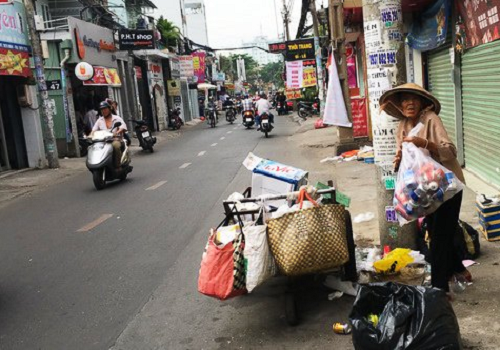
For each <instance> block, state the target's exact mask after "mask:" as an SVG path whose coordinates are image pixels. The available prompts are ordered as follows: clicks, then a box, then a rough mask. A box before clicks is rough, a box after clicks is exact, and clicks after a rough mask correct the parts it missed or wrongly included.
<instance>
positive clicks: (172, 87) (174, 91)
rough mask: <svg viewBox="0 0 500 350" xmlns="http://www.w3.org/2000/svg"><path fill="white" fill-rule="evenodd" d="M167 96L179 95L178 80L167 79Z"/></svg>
mask: <svg viewBox="0 0 500 350" xmlns="http://www.w3.org/2000/svg"><path fill="white" fill-rule="evenodd" d="M167 91H168V96H180V95H181V81H180V80H167Z"/></svg>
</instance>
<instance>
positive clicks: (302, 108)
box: [298, 101, 319, 120]
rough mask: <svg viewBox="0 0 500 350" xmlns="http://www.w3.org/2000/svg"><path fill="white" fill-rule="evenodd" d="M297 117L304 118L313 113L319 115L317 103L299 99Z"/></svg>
mask: <svg viewBox="0 0 500 350" xmlns="http://www.w3.org/2000/svg"><path fill="white" fill-rule="evenodd" d="M298 110H299V117H301V118H302V119H304V120H305V119H306V118H307V117H311V116H313V115H319V104H318V102H317V101H316V102H305V101H300V102H299V105H298Z"/></svg>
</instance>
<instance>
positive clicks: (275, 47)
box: [268, 43, 286, 53]
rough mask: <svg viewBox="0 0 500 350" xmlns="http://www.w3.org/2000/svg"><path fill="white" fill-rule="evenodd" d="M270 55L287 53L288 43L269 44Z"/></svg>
mask: <svg viewBox="0 0 500 350" xmlns="http://www.w3.org/2000/svg"><path fill="white" fill-rule="evenodd" d="M268 47H269V53H283V52H285V51H286V43H275V44H269V46H268Z"/></svg>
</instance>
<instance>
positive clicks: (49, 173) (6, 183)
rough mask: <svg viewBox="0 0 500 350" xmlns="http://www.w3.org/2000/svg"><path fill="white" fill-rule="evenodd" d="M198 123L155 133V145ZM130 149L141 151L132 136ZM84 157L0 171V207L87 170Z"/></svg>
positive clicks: (178, 134) (134, 151) (197, 120)
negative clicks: (53, 164) (43, 166)
mask: <svg viewBox="0 0 500 350" xmlns="http://www.w3.org/2000/svg"><path fill="white" fill-rule="evenodd" d="M199 123H201V120H199V119H196V120H193V121H190V122H187V123H186V125H185V126H183V128H181V129H180V130H176V131H171V130H165V131H161V132H157V133H155V135H154V136H155V137H156V138H157V141H156V146H158V145H161V144H164V143H167V142H168V141H169V140H172V139H175V138H177V137H180V136H181V135H182V131H183V129H188V128H192V127H194V126H196V125H198V124H199ZM130 151H131V154H132V155H134V154H137V153H139V152H142V148H141V147H140V146H139V144H138V141H137V139H136V138H132V145H131V146H130ZM85 159H86V158H85V157H81V158H64V159H59V168H58V169H36V168H28V169H21V170H14V171H9V172H5V173H0V209H1V208H3V207H5V206H7V205H8V204H9V203H10V202H11V201H13V200H15V199H17V198H21V197H25V196H29V195H31V194H32V193H34V192H35V191H40V190H43V189H46V188H47V187H50V186H53V185H56V184H59V183H61V182H63V181H66V180H67V179H69V178H71V177H72V176H74V175H77V174H80V173H82V172H85V171H87V168H86V166H85Z"/></svg>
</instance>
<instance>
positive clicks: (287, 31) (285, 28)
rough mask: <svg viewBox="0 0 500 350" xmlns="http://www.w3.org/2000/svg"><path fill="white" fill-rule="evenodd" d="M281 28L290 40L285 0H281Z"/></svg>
mask: <svg viewBox="0 0 500 350" xmlns="http://www.w3.org/2000/svg"><path fill="white" fill-rule="evenodd" d="M283 25H284V26H283V29H284V30H285V38H286V40H287V41H289V40H290V27H289V26H288V9H287V8H286V3H285V0H283Z"/></svg>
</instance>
